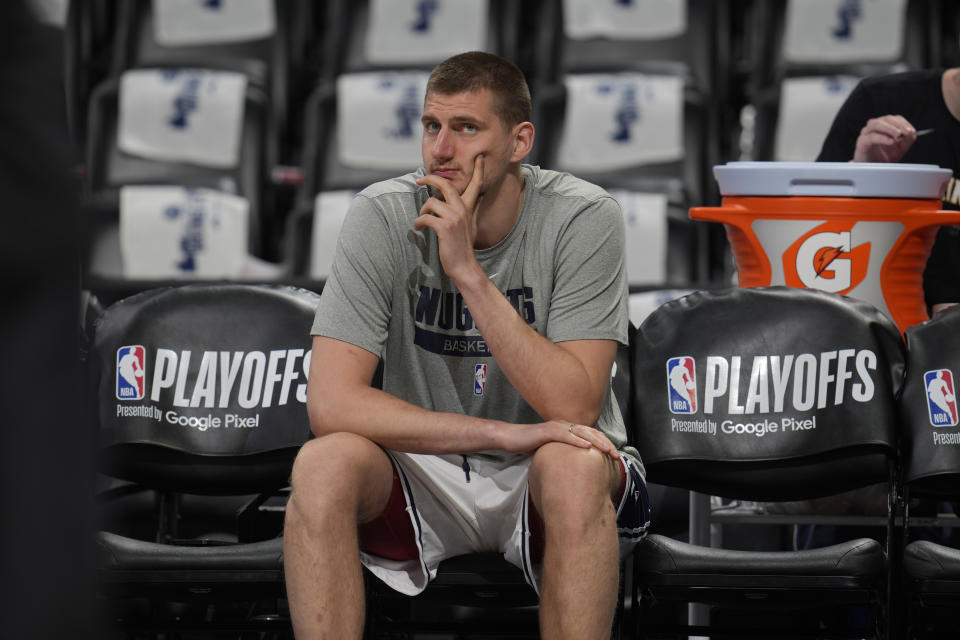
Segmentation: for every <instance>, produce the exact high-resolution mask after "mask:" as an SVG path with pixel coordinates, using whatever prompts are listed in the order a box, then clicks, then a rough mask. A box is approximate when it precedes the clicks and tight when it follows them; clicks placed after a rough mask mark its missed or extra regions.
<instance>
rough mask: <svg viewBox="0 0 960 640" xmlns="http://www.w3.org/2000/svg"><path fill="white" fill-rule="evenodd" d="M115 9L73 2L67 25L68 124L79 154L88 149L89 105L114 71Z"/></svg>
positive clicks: (105, 0) (91, 1) (89, 0)
mask: <svg viewBox="0 0 960 640" xmlns="http://www.w3.org/2000/svg"><path fill="white" fill-rule="evenodd" d="M115 31H116V6H115V3H113V2H110V1H109V0H72V1H71V2H70V3H69V6H68V8H67V22H66V24H65V25H64V30H63V38H64V61H65V73H64V77H63V81H64V93H65V94H66V100H67V121H68V123H69V125H70V131H71V133H72V134H73V138H74V144H75V145H76V147H77V149H78V150H81V149H83V148H84V147H85V145H86V129H87V105H88V103H89V100H90V93H91V92H92V91H93V88H94V87H95V86H97V85H98V84H99V83H100V82H102V81H103V80H105V79H106V78H107V77H108V75H109V73H110V69H111V67H112V65H111V57H110V54H111V52H112V50H113V48H112V44H113V34H114V33H115Z"/></svg>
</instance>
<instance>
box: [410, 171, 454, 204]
mask: <svg viewBox="0 0 960 640" xmlns="http://www.w3.org/2000/svg"><path fill="white" fill-rule="evenodd" d="M417 184H419V185H429V186H431V187H433V188H434V189H435V190H437V191H439V192H440V197H441V198H442V199H443V201H444V202H454V201H455V199H456V198H458V197H460V194H459V193H457V189H456V187H454V186H453V183H451V182H450V181H449V180H447V179H446V178H441V177H440V176H435V175H433V174H432V173H428V174H427V175H425V176H423V177H421V178H418V179H417ZM433 197H435V198H436V197H437V196H436V195H434V196H433ZM438 199H440V198H438Z"/></svg>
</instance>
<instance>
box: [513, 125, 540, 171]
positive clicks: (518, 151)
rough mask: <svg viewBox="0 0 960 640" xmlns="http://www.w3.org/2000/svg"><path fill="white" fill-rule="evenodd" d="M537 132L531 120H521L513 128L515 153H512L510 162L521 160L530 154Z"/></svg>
mask: <svg viewBox="0 0 960 640" xmlns="http://www.w3.org/2000/svg"><path fill="white" fill-rule="evenodd" d="M535 134H536V132H535V131H534V128H533V124H532V123H530V122H521V123H520V124H518V125H516V126H515V127H514V128H513V153H512V154H511V155H510V162H520V161H521V160H523V159H524V158H526V157H527V156H528V155H530V152H531V151H532V150H533V138H534V135H535Z"/></svg>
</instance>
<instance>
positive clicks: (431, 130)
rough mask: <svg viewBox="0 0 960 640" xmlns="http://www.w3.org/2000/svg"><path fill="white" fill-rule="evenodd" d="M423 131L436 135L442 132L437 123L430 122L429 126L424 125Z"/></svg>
mask: <svg viewBox="0 0 960 640" xmlns="http://www.w3.org/2000/svg"><path fill="white" fill-rule="evenodd" d="M423 129H424V130H425V131H426V132H427V133H436V132H437V131H439V130H440V126H439V125H438V124H437V123H436V122H428V123H427V124H425V125H423Z"/></svg>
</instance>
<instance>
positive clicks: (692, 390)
mask: <svg viewBox="0 0 960 640" xmlns="http://www.w3.org/2000/svg"><path fill="white" fill-rule="evenodd" d="M695 369H696V362H695V361H694V359H693V358H691V357H689V356H682V357H679V358H670V359H669V360H667V397H668V398H669V406H670V412H671V413H683V414H691V413H696V412H697V374H696V371H695Z"/></svg>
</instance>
